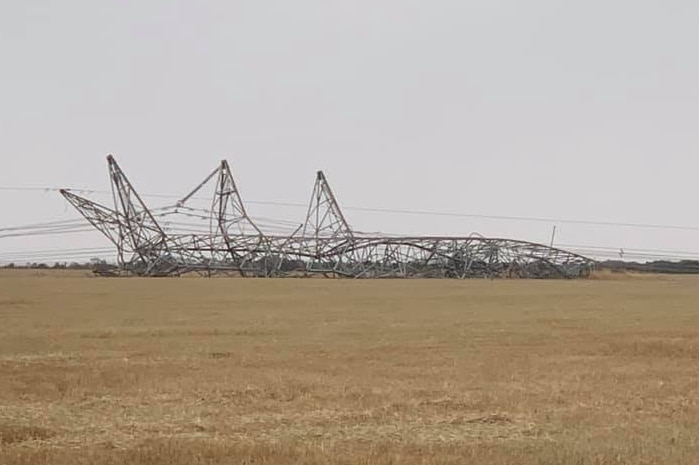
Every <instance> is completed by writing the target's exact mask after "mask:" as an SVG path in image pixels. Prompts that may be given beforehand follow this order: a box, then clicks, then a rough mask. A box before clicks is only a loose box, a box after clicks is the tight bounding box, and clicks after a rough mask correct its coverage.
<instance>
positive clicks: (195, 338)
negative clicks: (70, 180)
mask: <svg viewBox="0 0 699 465" xmlns="http://www.w3.org/2000/svg"><path fill="white" fill-rule="evenodd" d="M697 457H699V279H697V278H694V277H652V278H648V277H643V278H641V277H636V278H635V277H628V278H626V279H619V280H617V279H604V280H588V281H524V280H522V281H517V280H513V281H488V280H473V281H461V282H460V281H341V280H337V281H336V280H320V279H319V280H300V279H299V280H293V279H288V280H253V279H251V280H243V279H208V280H207V279H189V278H182V279H151V280H145V279H108V278H107V279H99V278H92V277H86V276H83V274H82V273H77V274H69V273H55V274H54V273H49V272H44V273H35V272H18V271H12V272H10V271H6V272H3V273H2V274H0V464H4V465H15V464H51V465H54V464H55V465H63V464H70V465H81V464H90V465H93V464H94V465H102V464H127V463H128V464H155V465H158V464H171V465H185V464H186V465H196V464H228V463H232V464H241V463H245V464H251V463H254V464H265V463H305V464H389V463H390V464H442V463H445V464H468V463H482V464H485V463H488V464H496V465H497V464H578V465H586V464H600V465H602V464H694V463H697V460H698V459H697Z"/></svg>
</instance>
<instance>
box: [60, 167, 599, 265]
mask: <svg viewBox="0 0 699 465" xmlns="http://www.w3.org/2000/svg"><path fill="white" fill-rule="evenodd" d="M107 162H108V166H109V173H110V179H111V183H112V192H113V198H114V208H113V209H112V208H108V207H105V206H103V205H100V204H98V203H96V202H93V201H91V200H88V199H85V198H83V197H80V196H77V195H75V194H73V193H72V192H71V191H70V190H67V189H64V190H61V194H62V195H63V196H64V197H65V198H66V200H68V202H70V204H71V205H73V207H75V208H76V209H77V210H78V211H79V212H80V214H81V215H82V216H83V217H85V219H87V221H89V222H90V224H91V225H92V226H94V227H95V228H96V229H97V230H99V231H100V232H101V233H102V234H104V235H105V236H106V237H107V238H108V239H109V240H110V241H111V242H112V243H113V244H114V245H115V247H116V249H117V251H116V252H117V257H118V265H119V270H120V274H121V275H135V276H179V275H183V274H188V273H197V274H201V275H205V276H211V275H214V274H227V275H237V276H245V277H313V276H324V277H337V278H343V277H344V278H364V279H372V278H451V279H466V278H582V277H586V276H588V275H589V273H590V271H591V270H592V268H593V266H594V261H593V260H591V259H588V258H586V257H583V256H581V255H577V254H574V253H570V252H567V251H564V250H561V249H557V248H554V247H549V246H546V245H542V244H536V243H531V242H526V241H518V240H513V239H501V238H486V237H480V236H467V237H437V236H429V237H414V236H413V237H396V236H375V235H365V234H362V233H358V232H356V231H353V230H352V228H351V227H350V226H349V223H348V222H347V220H346V219H345V216H344V215H343V213H342V210H341V208H340V205H339V203H338V202H337V199H336V197H335V195H334V193H333V191H332V189H331V188H330V184H329V183H328V180H327V178H326V177H325V175H324V174H323V172H322V171H319V172H318V173H317V175H316V181H315V185H314V188H313V194H312V196H311V201H310V204H309V207H308V211H307V214H306V218H305V220H304V222H303V223H302V224H301V226H299V227H298V228H296V229H295V230H294V231H293V232H289V234H278V233H267V232H265V231H264V228H261V227H259V226H258V225H257V224H256V222H255V221H253V219H252V218H251V217H250V216H249V215H248V213H247V210H246V208H245V206H244V204H243V200H242V196H241V195H240V191H239V190H238V187H237V185H236V183H235V180H234V178H233V174H232V171H231V168H230V166H229V164H228V162H227V161H225V160H223V161H221V163H220V165H219V166H218V167H217V168H216V169H215V170H214V171H213V172H212V173H211V174H209V176H207V177H206V178H205V179H204V181H203V182H201V183H200V184H199V185H198V186H197V187H196V188H195V189H193V190H192V191H191V192H190V193H189V194H187V195H186V196H185V197H183V198H182V199H181V200H179V201H178V202H176V203H175V204H174V205H172V206H166V207H163V208H159V209H149V208H148V207H147V206H146V204H145V203H144V202H143V200H142V198H141V197H140V196H139V195H138V193H137V192H136V190H135V189H134V188H133V186H132V185H131V183H130V182H129V180H128V178H127V177H126V176H125V175H124V173H123V172H122V170H121V169H120V167H119V165H118V164H117V162H116V160H115V159H114V157H113V156H111V155H110V156H108V157H107ZM207 191H209V195H208V196H207V195H205V193H206V192H207ZM202 202H203V203H202Z"/></svg>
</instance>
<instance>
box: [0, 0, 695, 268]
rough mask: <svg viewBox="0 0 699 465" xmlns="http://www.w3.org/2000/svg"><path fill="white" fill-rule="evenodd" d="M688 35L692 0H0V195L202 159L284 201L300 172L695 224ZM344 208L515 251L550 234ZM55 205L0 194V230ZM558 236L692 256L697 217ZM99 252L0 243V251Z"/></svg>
mask: <svg viewBox="0 0 699 465" xmlns="http://www.w3.org/2000/svg"><path fill="white" fill-rule="evenodd" d="M697 24H699V2H697V1H692V0H663V1H660V0H604V1H602V0H588V1H561V0H529V1H522V0H476V1H474V0H430V1H427V0H420V1H417V0H372V1H369V0H353V1H332V0H296V1H293V2H292V1H288V0H287V1H279V0H267V1H243V0H239V1H206V2H195V1H172V0H168V1H165V0H149V1H123V0H122V1H94V0H83V1H76V0H63V1H47V0H36V1H3V2H0V60H1V61H0V187H8V186H9V187H12V186H14V187H36V186H39V187H63V186H69V187H83V188H92V189H106V188H108V186H109V185H108V178H107V175H106V164H105V160H104V157H105V155H106V154H107V153H114V154H115V156H116V157H117V159H118V160H119V162H120V164H121V165H122V167H123V168H124V170H125V171H126V172H127V174H128V175H129V176H130V178H131V180H132V181H133V182H134V184H135V185H136V186H137V188H139V189H140V190H141V191H143V192H146V193H172V194H179V193H184V192H186V191H187V190H188V189H189V188H191V187H193V186H194V185H196V184H197V183H198V182H199V181H200V180H201V179H203V177H204V176H206V174H208V172H210V171H211V170H212V169H213V168H214V167H215V165H216V163H217V162H218V160H220V159H221V158H224V157H225V158H228V159H229V160H230V162H231V164H232V166H233V168H234V171H235V174H236V177H237V181H238V184H239V187H240V188H241V190H242V193H243V195H244V197H245V198H247V199H250V200H266V201H287V202H305V201H306V200H307V198H308V197H309V195H310V190H311V187H312V182H313V177H314V172H315V170H317V169H323V170H325V172H326V174H327V175H328V177H329V179H330V181H331V183H332V184H333V187H334V189H335V192H336V194H337V196H338V198H339V199H340V201H341V203H342V204H343V205H345V206H349V207H352V206H354V207H379V208H395V209H408V210H430V211H448V212H460V213H469V214H485V215H511V216H525V217H529V216H536V217H550V218H568V219H580V220H595V221H609V222H634V223H656V224H661V225H687V226H695V227H699V214H698V213H697V209H696V199H697V189H696V186H697V182H696V181H697V171H698V168H699V159H698V157H697V154H698V153H699V130H698V129H699V124H698V123H699V84H698V83H699V53H698V52H697V46H698V45H699V28H697ZM156 200H157V199H156ZM159 202H161V201H154V205H157V204H158V203H159ZM248 207H249V208H248V209H249V210H250V211H251V213H252V214H253V215H263V216H266V217H270V216H272V217H280V218H291V217H296V218H298V220H299V221H300V219H301V216H302V215H303V213H304V212H303V210H302V209H296V210H293V209H288V208H286V209H285V208H281V207H269V206H263V205H249V206H248ZM346 213H347V216H348V218H349V220H350V222H351V223H352V224H353V225H354V226H355V227H356V228H357V229H360V230H364V231H386V232H405V233H425V234H439V233H444V234H463V235H468V234H469V233H471V232H480V233H482V234H487V235H494V236H507V237H513V238H521V239H528V240H534V241H538V242H547V241H548V239H549V235H550V232H551V228H552V226H553V225H554V224H555V223H546V222H524V221H496V220H480V219H474V218H450V217H442V216H418V215H393V214H371V213H367V212H361V211H353V210H348V211H347V212H346ZM70 218H77V214H76V213H75V212H74V211H72V210H71V209H70V208H69V207H67V206H66V204H65V202H64V201H63V200H62V199H61V198H60V196H59V194H57V193H55V192H36V191H34V192H18V191H8V190H0V229H2V228H3V227H7V226H15V225H22V224H27V223H36V222H42V221H52V220H60V219H70ZM558 227H559V233H558V236H557V243H560V244H562V245H563V244H573V245H591V246H608V247H618V248H622V247H625V248H644V249H664V250H680V251H693V252H698V253H699V230H696V231H679V230H671V229H639V228H614V227H603V226H589V225H576V224H569V223H565V224H558ZM0 235H1V234H0ZM104 244H105V243H104V241H103V240H102V239H101V237H100V236H99V234H98V233H96V232H95V233H91V234H81V235H66V236H60V237H53V236H50V237H40V238H35V237H25V238H12V239H7V238H6V239H2V238H0V261H2V256H3V253H5V254H8V253H9V254H13V253H15V254H16V253H18V251H20V252H21V251H26V250H29V251H31V250H45V249H51V248H71V247H73V248H79V247H88V246H101V245H104ZM15 256H16V255H15Z"/></svg>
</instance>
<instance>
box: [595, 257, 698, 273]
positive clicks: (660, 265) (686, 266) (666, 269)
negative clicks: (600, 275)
mask: <svg viewBox="0 0 699 465" xmlns="http://www.w3.org/2000/svg"><path fill="white" fill-rule="evenodd" d="M597 268H598V269H603V270H611V271H636V272H640V273H664V274H699V260H680V261H670V260H656V261H652V262H645V263H638V262H626V261H622V260H607V261H604V262H599V263H598V264H597Z"/></svg>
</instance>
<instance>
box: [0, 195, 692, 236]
mask: <svg viewBox="0 0 699 465" xmlns="http://www.w3.org/2000/svg"><path fill="white" fill-rule="evenodd" d="M59 190H60V189H59V188H54V187H8V186H0V191H42V192H57V191H59ZM70 191H72V192H82V193H95V194H110V193H111V192H110V191H106V190H99V189H70ZM142 197H151V198H168V199H179V198H180V196H178V195H173V194H156V193H150V194H142ZM198 199H199V200H209V199H202V198H198ZM246 203H248V204H251V205H269V206H278V207H287V208H307V206H308V205H307V204H303V203H296V202H280V201H269V200H246ZM343 209H345V210H349V211H359V212H365V213H384V214H396V215H417V216H438V217H450V218H472V219H481V220H497V221H518V222H530V223H547V224H553V223H559V224H577V225H586V226H604V227H622V228H634V229H657V230H676V231H699V226H687V225H672V224H658V223H633V222H616V221H596V220H575V219H570V218H549V217H536V216H515V215H485V214H478V213H459V212H444V211H435V210H406V209H397V208H375V207H356V206H344V207H343Z"/></svg>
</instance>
